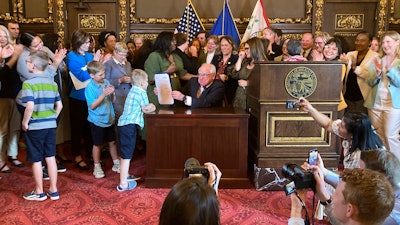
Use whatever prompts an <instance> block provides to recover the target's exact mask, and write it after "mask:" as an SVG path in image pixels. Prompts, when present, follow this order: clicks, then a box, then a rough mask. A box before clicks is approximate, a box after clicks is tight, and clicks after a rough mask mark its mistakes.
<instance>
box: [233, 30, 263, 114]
mask: <svg viewBox="0 0 400 225" xmlns="http://www.w3.org/2000/svg"><path fill="white" fill-rule="evenodd" d="M264 52H265V51H264V45H263V43H262V41H261V39H259V38H257V37H253V38H251V39H249V40H247V41H246V44H245V46H244V51H240V52H239V58H238V60H237V62H236V63H235V65H234V66H232V67H229V68H228V71H227V74H228V75H229V76H230V77H232V78H233V79H236V80H237V81H238V85H239V86H238V87H237V88H236V93H235V97H234V99H233V106H234V107H239V108H242V109H244V110H246V108H247V101H246V87H247V79H248V77H249V76H250V74H251V72H252V71H253V69H254V66H255V64H254V63H255V62H262V61H267V60H268V59H267V57H266V56H265V54H264Z"/></svg>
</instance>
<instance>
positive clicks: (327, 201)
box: [321, 196, 332, 206]
mask: <svg viewBox="0 0 400 225" xmlns="http://www.w3.org/2000/svg"><path fill="white" fill-rule="evenodd" d="M331 202H332V196H331V197H329V199H328V200H326V202H321V205H324V206H327V205H329V204H331Z"/></svg>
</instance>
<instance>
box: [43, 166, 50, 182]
mask: <svg viewBox="0 0 400 225" xmlns="http://www.w3.org/2000/svg"><path fill="white" fill-rule="evenodd" d="M43 180H50V177H49V172H47V169H45V168H43Z"/></svg>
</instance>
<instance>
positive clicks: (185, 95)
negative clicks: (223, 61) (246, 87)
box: [172, 63, 225, 108]
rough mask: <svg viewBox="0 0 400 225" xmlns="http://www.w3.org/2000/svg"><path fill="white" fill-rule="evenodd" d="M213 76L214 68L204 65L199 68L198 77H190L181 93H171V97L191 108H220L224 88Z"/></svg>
mask: <svg viewBox="0 0 400 225" xmlns="http://www.w3.org/2000/svg"><path fill="white" fill-rule="evenodd" d="M215 76H216V69H215V66H214V65H213V64H207V63H204V64H203V65H201V66H200V68H199V75H198V77H192V78H191V79H190V80H189V81H188V83H187V84H186V85H185V87H184V88H183V89H182V90H181V91H173V92H172V97H173V98H174V99H175V100H178V101H183V102H184V104H185V105H187V106H190V107H191V108H205V107H220V106H222V100H223V99H224V93H225V86H224V84H223V83H222V82H221V81H220V80H216V79H215Z"/></svg>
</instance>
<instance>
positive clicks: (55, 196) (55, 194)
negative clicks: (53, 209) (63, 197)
mask: <svg viewBox="0 0 400 225" xmlns="http://www.w3.org/2000/svg"><path fill="white" fill-rule="evenodd" d="M46 194H47V196H49V197H50V199H51V200H58V199H60V195H59V194H58V191H56V192H51V191H50V190H48V191H47V192H46Z"/></svg>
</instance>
